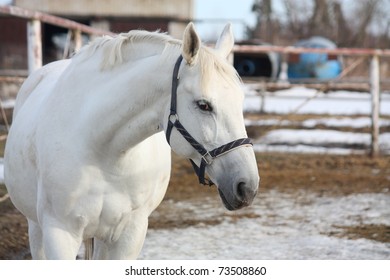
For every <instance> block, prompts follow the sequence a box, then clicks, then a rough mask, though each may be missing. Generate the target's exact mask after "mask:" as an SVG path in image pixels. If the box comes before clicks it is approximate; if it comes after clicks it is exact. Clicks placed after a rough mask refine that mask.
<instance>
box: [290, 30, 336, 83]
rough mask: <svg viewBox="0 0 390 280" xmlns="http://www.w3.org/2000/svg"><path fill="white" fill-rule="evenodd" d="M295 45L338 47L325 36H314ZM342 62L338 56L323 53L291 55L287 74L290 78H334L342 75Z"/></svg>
mask: <svg viewBox="0 0 390 280" xmlns="http://www.w3.org/2000/svg"><path fill="white" fill-rule="evenodd" d="M294 46H296V47H303V48H328V49H334V48H336V44H334V43H333V42H332V41H330V40H328V39H326V38H323V37H312V38H310V39H307V40H302V41H299V42H297V43H296V44H295V45H294ZM341 71H342V63H341V60H340V59H339V58H338V57H335V56H328V54H321V53H302V54H299V55H289V60H288V70H287V75H288V78H289V80H291V81H294V79H306V78H316V79H320V80H329V79H334V78H336V77H337V76H338V75H340V73H341Z"/></svg>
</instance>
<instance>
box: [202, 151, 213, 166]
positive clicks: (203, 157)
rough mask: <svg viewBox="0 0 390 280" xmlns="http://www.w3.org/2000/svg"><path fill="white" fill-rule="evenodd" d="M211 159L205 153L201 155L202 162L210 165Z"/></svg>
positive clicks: (208, 154)
mask: <svg viewBox="0 0 390 280" xmlns="http://www.w3.org/2000/svg"><path fill="white" fill-rule="evenodd" d="M213 159H214V158H213V157H212V156H211V155H210V153H209V152H208V151H207V152H206V153H205V154H204V155H202V160H203V161H204V162H205V163H206V164H207V165H210V164H211V163H212V162H213Z"/></svg>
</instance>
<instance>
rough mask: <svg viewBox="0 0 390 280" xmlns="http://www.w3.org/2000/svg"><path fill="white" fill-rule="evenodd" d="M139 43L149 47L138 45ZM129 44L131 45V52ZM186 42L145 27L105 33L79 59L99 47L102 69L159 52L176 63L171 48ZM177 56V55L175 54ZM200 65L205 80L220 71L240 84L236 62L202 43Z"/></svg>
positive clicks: (88, 55)
mask: <svg viewBox="0 0 390 280" xmlns="http://www.w3.org/2000/svg"><path fill="white" fill-rule="evenodd" d="M138 44H146V45H147V46H143V47H139V46H138V48H137V47H136V45H138ZM127 46H130V48H131V51H129V50H128V48H127ZM181 46H182V41H181V40H177V39H173V38H172V37H171V36H169V35H167V34H166V33H161V32H159V31H155V32H149V31H145V30H131V31H129V32H128V33H120V34H118V35H117V36H115V37H110V36H102V37H99V38H96V39H95V40H93V41H92V42H91V43H89V44H88V45H86V46H84V47H83V48H82V49H81V50H80V51H79V52H78V53H77V54H76V55H75V58H78V59H81V60H83V59H87V58H89V57H90V56H92V55H93V54H95V53H97V51H98V50H101V51H102V59H101V62H100V68H101V70H103V71H104V70H108V69H113V68H114V67H116V66H118V65H121V64H122V63H124V62H126V61H129V60H137V59H141V58H146V57H149V56H153V55H157V54H163V53H164V54H165V59H164V61H171V62H172V64H174V62H175V61H176V59H177V57H176V56H177V52H175V51H174V52H172V51H167V50H168V49H169V47H173V48H175V49H177V50H179V49H180V48H181ZM174 55H175V57H174ZM199 67H200V71H201V72H202V77H203V83H202V84H204V85H205V84H208V81H209V80H211V79H213V78H214V77H215V76H214V73H218V74H219V75H220V77H222V78H223V79H224V80H225V81H226V82H228V83H229V84H236V85H237V84H239V83H240V77H239V76H238V74H237V71H236V70H235V69H234V67H233V66H232V65H230V64H229V63H228V62H227V61H226V59H225V58H224V57H222V56H220V55H219V54H218V53H217V52H216V51H215V50H214V49H211V48H209V47H207V46H204V45H202V47H201V48H200V53H199Z"/></svg>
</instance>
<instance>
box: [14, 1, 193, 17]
mask: <svg viewBox="0 0 390 280" xmlns="http://www.w3.org/2000/svg"><path fill="white" fill-rule="evenodd" d="M193 1H194V0H158V1H157V0H66V1H63V0H15V1H14V3H15V5H16V6H19V7H22V8H26V9H32V10H39V11H42V12H46V13H50V14H57V15H73V16H126V17H128V16H131V17H163V18H164V17H167V18H175V19H183V20H190V19H192V17H193Z"/></svg>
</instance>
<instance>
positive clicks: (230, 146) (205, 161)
mask: <svg viewBox="0 0 390 280" xmlns="http://www.w3.org/2000/svg"><path fill="white" fill-rule="evenodd" d="M182 60H183V57H182V56H181V55H180V56H179V58H178V59H177V61H176V64H175V68H174V69H173V75H172V92H171V109H170V114H169V116H168V127H167V131H166V138H167V141H168V143H169V144H170V137H171V132H172V129H173V127H175V128H176V129H177V131H178V132H179V133H180V134H181V135H182V136H183V137H184V139H186V140H187V142H188V143H190V144H191V146H192V147H193V148H194V149H195V150H196V151H197V152H198V153H199V154H200V155H201V158H202V159H201V162H200V166H199V167H198V166H197V165H196V164H195V162H194V161H193V160H192V159H189V160H190V162H191V164H192V166H193V168H194V171H195V173H196V175H197V176H198V178H199V183H200V184H203V185H209V186H212V185H213V184H214V183H213V182H212V181H211V180H210V179H206V178H205V176H204V175H205V170H206V166H207V165H210V164H212V162H213V160H214V159H215V158H217V157H220V156H222V155H224V154H226V153H228V152H231V151H233V150H235V149H237V148H240V147H242V146H248V145H252V143H251V140H250V139H249V138H240V139H237V140H234V141H232V142H229V143H227V144H225V145H222V146H220V147H218V148H215V149H214V150H211V151H208V150H207V149H206V148H205V147H204V146H203V145H202V144H200V143H199V142H198V141H196V140H195V138H194V137H192V136H191V134H190V133H189V132H188V131H187V130H186V129H185V128H184V126H183V125H182V124H181V123H180V121H179V116H178V114H177V110H176V107H177V106H176V105H177V87H178V85H179V77H178V74H179V68H180V65H181V62H182Z"/></svg>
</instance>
